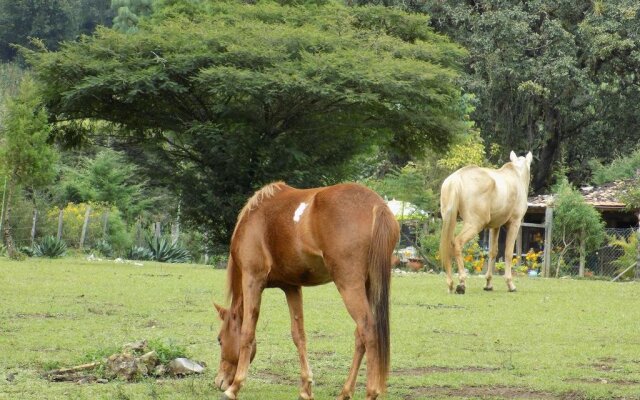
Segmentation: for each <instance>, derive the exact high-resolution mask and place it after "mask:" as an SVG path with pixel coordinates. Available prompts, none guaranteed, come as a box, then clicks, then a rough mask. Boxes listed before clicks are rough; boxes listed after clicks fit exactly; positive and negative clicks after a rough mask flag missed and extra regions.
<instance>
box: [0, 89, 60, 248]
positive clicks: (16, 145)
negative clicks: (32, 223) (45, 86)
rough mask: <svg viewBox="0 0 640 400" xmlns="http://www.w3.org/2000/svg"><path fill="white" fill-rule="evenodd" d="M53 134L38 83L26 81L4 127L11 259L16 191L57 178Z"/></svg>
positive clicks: (1, 158) (1, 153) (1, 168)
mask: <svg viewBox="0 0 640 400" xmlns="http://www.w3.org/2000/svg"><path fill="white" fill-rule="evenodd" d="M50 130H51V128H50V126H49V124H48V121H47V113H46V112H45V110H44V107H43V106H42V102H41V99H40V97H39V96H38V94H37V92H36V87H35V84H34V81H33V80H32V79H30V78H29V77H25V78H24V79H22V81H21V82H20V88H19V92H18V94H17V95H16V97H15V98H13V99H10V100H8V101H7V103H6V117H5V118H4V119H3V123H2V125H1V126H0V174H2V175H4V176H5V177H6V182H7V184H6V187H7V190H6V204H7V207H6V209H5V212H4V221H3V224H2V226H3V227H4V229H3V230H4V232H2V234H3V236H4V242H5V243H6V245H7V251H8V255H9V257H10V258H16V256H17V253H16V250H15V245H14V242H13V237H12V235H13V234H12V228H11V225H10V221H11V206H12V203H13V200H14V195H15V193H16V190H17V189H18V188H20V187H25V188H29V189H31V190H32V191H33V190H35V189H38V188H40V187H43V186H45V185H47V184H49V183H50V182H51V181H52V180H53V178H54V176H55V172H56V171H55V164H56V162H57V159H58V153H57V152H56V150H55V149H54V148H52V147H51V146H49V145H48V144H47V140H48V139H49V133H50Z"/></svg>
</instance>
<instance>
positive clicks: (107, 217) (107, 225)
mask: <svg viewBox="0 0 640 400" xmlns="http://www.w3.org/2000/svg"><path fill="white" fill-rule="evenodd" d="M2 224H4V222H3V223H2ZM9 225H10V227H11V234H12V238H13V242H14V244H15V246H16V248H18V249H20V248H32V247H33V245H34V244H35V243H38V242H39V241H40V240H42V239H43V238H44V237H46V236H53V237H56V238H58V239H62V240H63V241H64V242H65V243H66V245H67V246H68V247H70V248H73V249H78V250H86V251H90V250H91V249H94V248H97V247H99V246H101V244H103V243H109V245H110V246H118V245H121V246H122V247H124V246H125V245H126V246H131V245H135V246H144V244H145V241H146V238H148V237H161V236H164V237H171V238H172V240H173V241H177V240H178V237H179V235H180V231H179V225H178V224H177V222H176V221H175V220H159V221H142V220H140V221H138V222H136V223H135V224H134V225H133V226H125V224H124V222H123V221H122V218H121V217H120V215H119V214H118V213H117V212H116V213H114V212H113V211H112V210H111V209H110V208H109V207H106V206H101V205H93V206H92V205H89V204H70V205H68V206H67V207H65V208H64V209H39V208H25V207H20V206H18V207H16V209H15V210H13V212H12V213H11V215H10V218H9ZM3 228H4V226H3ZM0 237H1V238H2V239H1V240H0V242H1V243H4V235H3V234H2V235H0Z"/></svg>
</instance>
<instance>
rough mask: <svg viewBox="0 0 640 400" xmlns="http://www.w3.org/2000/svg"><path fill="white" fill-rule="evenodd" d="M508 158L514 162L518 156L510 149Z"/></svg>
mask: <svg viewBox="0 0 640 400" xmlns="http://www.w3.org/2000/svg"><path fill="white" fill-rule="evenodd" d="M509 159H510V160H511V162H515V161H516V160H517V159H518V156H517V155H516V153H514V151H513V150H511V153H510V154H509Z"/></svg>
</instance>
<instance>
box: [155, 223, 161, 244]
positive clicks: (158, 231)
mask: <svg viewBox="0 0 640 400" xmlns="http://www.w3.org/2000/svg"><path fill="white" fill-rule="evenodd" d="M161 234H162V227H161V226H160V222H155V223H154V224H153V237H154V238H155V239H156V240H160V236H161Z"/></svg>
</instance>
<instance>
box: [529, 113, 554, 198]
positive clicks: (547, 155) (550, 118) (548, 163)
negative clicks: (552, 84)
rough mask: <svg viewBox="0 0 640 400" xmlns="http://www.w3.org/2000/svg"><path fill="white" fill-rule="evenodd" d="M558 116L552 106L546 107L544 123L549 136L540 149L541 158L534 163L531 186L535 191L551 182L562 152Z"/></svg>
mask: <svg viewBox="0 0 640 400" xmlns="http://www.w3.org/2000/svg"><path fill="white" fill-rule="evenodd" d="M558 118H559V115H558V111H557V110H555V109H554V108H552V107H546V109H545V122H544V125H545V130H546V131H547V134H548V135H549V138H548V139H547V140H546V142H545V144H544V146H543V147H542V150H541V151H540V155H539V157H540V160H539V161H537V162H536V163H535V164H534V169H535V174H534V176H533V181H532V182H531V186H532V187H533V191H534V192H535V193H538V192H540V191H541V190H542V189H544V188H546V187H548V186H549V185H550V183H551V175H552V172H553V166H554V165H555V162H556V160H557V159H558V154H559V153H560V148H559V145H560V124H559V121H558Z"/></svg>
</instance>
